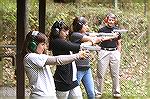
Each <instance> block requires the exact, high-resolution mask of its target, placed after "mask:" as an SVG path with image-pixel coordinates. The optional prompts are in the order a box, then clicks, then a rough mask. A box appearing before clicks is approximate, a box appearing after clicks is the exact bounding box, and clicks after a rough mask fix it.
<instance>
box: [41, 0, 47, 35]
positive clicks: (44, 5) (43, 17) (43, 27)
mask: <svg viewBox="0 0 150 99" xmlns="http://www.w3.org/2000/svg"><path fill="white" fill-rule="evenodd" d="M45 12H46V0H39V31H40V32H42V33H45Z"/></svg>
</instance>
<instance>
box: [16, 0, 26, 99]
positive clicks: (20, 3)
mask: <svg viewBox="0 0 150 99" xmlns="http://www.w3.org/2000/svg"><path fill="white" fill-rule="evenodd" d="M25 26H26V0H17V44H16V45H17V55H16V76H17V93H16V94H17V99H25V74H24V65H23V56H22V55H21V50H22V45H23V42H24V38H25V30H26V29H25Z"/></svg>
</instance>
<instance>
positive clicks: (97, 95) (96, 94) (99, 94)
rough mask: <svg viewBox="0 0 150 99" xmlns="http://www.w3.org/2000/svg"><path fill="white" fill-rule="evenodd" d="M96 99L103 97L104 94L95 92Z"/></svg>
mask: <svg viewBox="0 0 150 99" xmlns="http://www.w3.org/2000/svg"><path fill="white" fill-rule="evenodd" d="M95 97H96V98H100V97H102V93H101V92H99V91H98V90H95Z"/></svg>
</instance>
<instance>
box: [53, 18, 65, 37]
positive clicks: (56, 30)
mask: <svg viewBox="0 0 150 99" xmlns="http://www.w3.org/2000/svg"><path fill="white" fill-rule="evenodd" d="M63 26H67V25H66V24H65V23H64V21H63V20H60V21H56V22H55V23H54V24H53V26H52V28H51V33H52V36H53V37H59V33H60V31H61V29H62V28H63Z"/></svg>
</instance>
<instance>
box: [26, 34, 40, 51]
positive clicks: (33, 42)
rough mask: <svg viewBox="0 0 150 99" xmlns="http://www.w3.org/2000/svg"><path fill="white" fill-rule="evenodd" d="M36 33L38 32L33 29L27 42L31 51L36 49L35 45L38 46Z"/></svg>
mask: <svg viewBox="0 0 150 99" xmlns="http://www.w3.org/2000/svg"><path fill="white" fill-rule="evenodd" d="M38 33H39V32H38V31H33V32H32V34H31V39H30V41H29V43H28V49H29V50H30V51H31V52H33V53H35V52H36V49H37V46H38V42H37V40H36V39H37V38H36V36H37V35H38Z"/></svg>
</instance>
